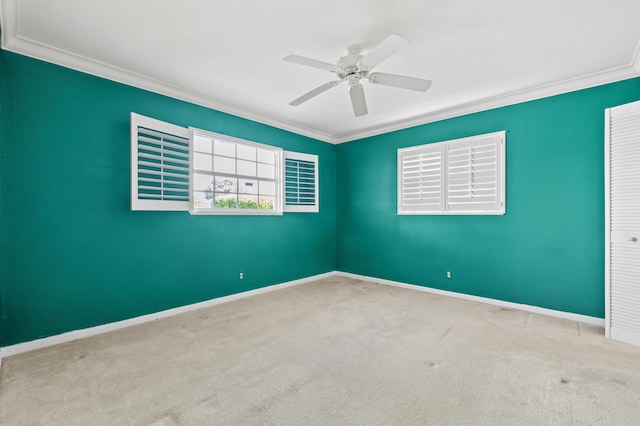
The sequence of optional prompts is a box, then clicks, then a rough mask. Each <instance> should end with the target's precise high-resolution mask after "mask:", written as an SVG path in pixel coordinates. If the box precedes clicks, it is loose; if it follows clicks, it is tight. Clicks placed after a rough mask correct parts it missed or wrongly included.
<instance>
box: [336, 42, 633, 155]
mask: <svg viewBox="0 0 640 426" xmlns="http://www.w3.org/2000/svg"><path fill="white" fill-rule="evenodd" d="M639 49H640V45H639ZM639 75H640V55H639V54H638V51H636V55H635V59H634V62H633V63H632V64H630V65H627V66H623V67H619V68H614V69H610V70H606V71H602V72H597V73H593V74H589V75H586V76H580V77H576V78H571V79H567V80H563V81H559V82H554V83H549V84H546V85H542V86H536V87H531V88H528V89H524V90H518V91H515V92H509V93H505V94H502V95H498V96H494V97H490V98H485V99H479V100H476V101H472V102H468V103H464V104H459V105H455V106H453V107H450V108H443V109H440V110H435V111H432V112H429V113H426V114H423V115H420V116H418V117H413V118H409V119H406V120H402V121H396V122H394V123H390V124H385V125H382V126H376V127H370V128H368V129H365V130H361V131H358V132H354V133H345V134H342V135H337V136H336V143H338V144H340V143H345V142H352V141H355V140H358V139H363V138H368V137H372V136H377V135H381V134H384V133H389V132H393V131H397V130H403V129H407V128H410V127H415V126H420V125H422V124H428V123H433V122H436V121H442V120H446V119H449V118H455V117H460V116H463V115H467V114H473V113H476V112H482V111H487V110H490V109H495V108H500V107H505V106H509V105H514V104H519V103H522V102H528V101H533V100H536V99H542V98H547V97H550V96H555V95H561V94H563V93H568V92H573V91H576V90H582V89H588V88H590V87H595V86H600V85H602V84H607V83H613V82H616V81H622V80H627V79H629V78H634V77H638V76H639Z"/></svg>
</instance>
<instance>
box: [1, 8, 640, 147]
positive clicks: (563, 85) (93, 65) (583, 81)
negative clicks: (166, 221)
mask: <svg viewBox="0 0 640 426" xmlns="http://www.w3.org/2000/svg"><path fill="white" fill-rule="evenodd" d="M0 1H1V6H2V7H1V8H0V22H1V24H2V32H1V34H2V48H3V49H5V50H8V51H11V52H14V53H18V54H21V55H25V56H29V57H32V58H35V59H40V60H43V61H46V62H50V63H53V64H56V65H60V66H63V67H66V68H71V69H73V70H76V71H80V72H83V73H87V74H91V75H94V76H97V77H101V78H106V79H108V80H112V81H115V82H118V83H122V84H126V85H129V86H133V87H137V88H139V89H143V90H147V91H150V92H153V93H157V94H160V95H164V96H169V97H171V98H175V99H178V100H182V101H185V102H190V103H193V104H196V105H200V106H204V107H207V108H211V109H214V110H217V111H221V112H224V113H227V114H231V115H235V116H237V117H241V118H245V119H247V120H251V121H255V122H258V123H262V124H265V125H268V126H272V127H276V128H279V129H282V130H286V131H289V132H293V133H296V134H299V135H302V136H307V137H309V138H312V139H316V140H319V141H323V142H327V143H331V144H339V143H345V142H351V141H355V140H358V139H363V138H367V137H371V136H377V135H381V134H384V133H389V132H393V131H397V130H403V129H407V128H410V127H414V126H419V125H423V124H428V123H433V122H436V121H441V120H446V119H449V118H454V117H459V116H462V115H467V114H473V113H476V112H481V111H486V110H490V109H494V108H500V107H504V106H508V105H513V104H518V103H522V102H527V101H532V100H535V99H541V98H545V97H549V96H554V95H559V94H563V93H567V92H572V91H576V90H581V89H587V88H589V87H594V86H599V85H602V84H607V83H613V82H616V81H621V80H626V79H629V78H633V77H637V76H639V75H640V43H639V44H638V46H637V48H636V51H635V53H634V55H633V58H632V60H631V63H630V64H629V65H626V66H622V67H618V68H613V69H609V70H604V71H601V72H597V73H593V74H589V75H585V76H579V77H575V78H571V79H567V80H563V81H559V82H552V83H548V84H544V85H541V86H535V87H530V88H526V89H523V90H518V91H514V92H509V93H503V94H501V95H498V96H493V97H490V98H483V99H477V100H474V101H471V102H467V103H463V104H458V105H454V106H451V107H447V108H442V109H437V110H433V111H430V112H427V113H424V114H421V115H419V116H415V117H411V118H408V119H404V120H399V121H392V122H390V123H385V124H382V125H379V126H373V127H368V128H365V129H361V130H357V131H355V132H349V133H343V134H338V135H332V134H328V133H325V132H320V131H318V130H315V129H312V128H308V127H304V126H300V125H298V124H294V123H291V122H288V121H281V120H274V119H271V118H268V117H265V116H263V115H258V114H256V113H255V112H252V111H250V110H247V109H245V108H240V107H238V106H236V105H232V104H229V103H227V102H223V101H220V100H218V99H214V98H210V97H204V96H201V95H199V94H197V93H193V92H190V91H186V90H184V89H182V88H179V87H176V86H173V85H169V84H167V83H164V82H161V81H158V80H154V79H150V78H148V77H145V76H143V75H139V74H136V73H132V72H130V71H127V70H124V69H122V68H118V67H114V66H111V65H109V64H106V63H103V62H99V61H95V60H93V59H90V58H87V57H84V56H81V55H76V54H73V53H71V52H67V51H64V50H61V49H57V48H55V47H53V46H49V45H46V44H43V43H39V42H36V41H33V40H29V39H27V38H24V37H20V36H19V35H18V34H17V28H16V26H17V25H16V22H17V14H16V12H17V0H0Z"/></svg>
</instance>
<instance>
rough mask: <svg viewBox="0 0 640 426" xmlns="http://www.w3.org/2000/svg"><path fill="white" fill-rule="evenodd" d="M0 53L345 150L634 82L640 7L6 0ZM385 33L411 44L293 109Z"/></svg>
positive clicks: (582, 1) (550, 0)
mask: <svg viewBox="0 0 640 426" xmlns="http://www.w3.org/2000/svg"><path fill="white" fill-rule="evenodd" d="M0 1H1V2H2V3H1V5H2V17H1V18H2V46H3V48H4V49H6V50H9V51H13V52H17V53H21V54H24V55H28V56H32V57H36V58H39V59H43V60H46V61H50V62H54V63H57V64H60V65H63V66H67V67H70V68H73V69H77V70H81V71H84V72H88V73H91V74H95V75H98V76H101V77H105V78H109V79H112V80H115V81H119V82H122V83H126V84H130V85H132V86H136V87H140V88H144V89H147V90H151V91H153V92H157V93H161V94H165V95H169V96H172V97H175V98H179V99H183V100H187V101H190V102H194V103H197V104H200V105H204V106H207V107H211V108H214V109H217V110H220V111H224V112H228V113H231V114H234V115H238V116H241V117H245V118H249V119H252V120H255V121H258V122H262V123H266V124H269V125H273V126H275V127H279V128H282V129H286V130H290V131H293V132H296V133H299V134H303V135H307V136H311V137H314V138H317V139H320V140H324V141H326V142H332V143H340V142H345V141H350V140H354V139H358V138H361V137H365V136H370V135H375V134H380V133H384V132H388V131H392V130H396V129H401V128H406V127H410V126H413V125H417V124H422V123H428V122H432V121H436V120H441V119H444V118H449V117H454V116H457V115H462V114H466V113H470V112H475V111H480V110H483V109H488V108H492V107H497V106H502V105H508V104H512V103H516V102H521V101H525V100H530V99H535V98H540V97H543V96H548V95H552V94H557V93H563V92H567V91H570V90H576V89H581V88H585V87H590V86H595V85H598V84H603V83H608V82H612V81H618V80H622V79H626V78H630V77H634V76H637V75H639V74H640V58H639V56H640V54H639V53H638V42H639V41H640V1H639V0H606V1H605V0H483V1H478V0H448V1H442V0H318V1H315V0H307V1H301V0H270V1H260V0H253V1H249V0H244V1H243V0H181V1H177V0H135V1H133V0H0ZM390 34H397V35H399V36H401V37H403V38H405V39H407V40H409V41H410V42H411V44H410V45H408V46H407V47H406V48H404V49H402V50H401V51H399V52H398V53H397V54H395V55H393V56H391V57H390V58H388V59H386V60H385V61H383V62H382V63H380V64H379V65H377V66H376V67H375V71H378V72H385V73H393V74H403V75H408V76H413V77H419V78H425V79H429V80H432V81H433V84H432V86H431V88H430V89H429V90H428V91H427V92H418V91H410V90H406V89H399V88H394V87H389V86H383V85H374V84H371V83H370V82H369V81H366V80H363V81H362V85H363V86H364V91H365V94H366V100H367V104H368V109H369V113H368V114H367V115H364V116H361V117H354V113H353V110H352V107H351V103H350V98H349V85H348V84H345V83H343V84H341V85H339V86H337V87H335V88H332V89H330V90H328V91H326V92H324V93H322V94H320V95H318V96H317V97H315V98H313V99H311V100H309V101H307V102H305V103H303V104H302V105H300V106H297V107H293V106H290V105H289V102H291V101H292V100H294V99H296V98H297V97H299V96H301V95H302V94H304V93H306V92H308V91H310V90H311V89H313V88H316V87H318V86H320V85H322V84H324V83H327V82H329V81H333V80H336V75H335V73H331V72H329V71H326V70H321V69H317V68H313V67H308V66H303V65H299V64H295V63H291V62H285V61H283V58H284V57H285V56H287V55H290V54H297V55H302V56H307V57H310V58H314V59H318V60H321V61H324V62H329V63H332V64H334V63H336V61H337V60H338V59H339V58H340V57H341V56H343V55H344V53H345V49H346V47H347V46H349V45H352V44H359V45H360V46H362V48H363V49H364V52H363V53H364V54H366V53H367V51H368V50H369V49H371V48H372V47H374V46H376V45H377V44H378V43H380V42H381V41H382V40H384V39H385V38H386V37H388V36H389V35H390Z"/></svg>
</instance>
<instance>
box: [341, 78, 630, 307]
mask: <svg viewBox="0 0 640 426" xmlns="http://www.w3.org/2000/svg"><path fill="white" fill-rule="evenodd" d="M637 99H640V79H633V80H627V81H623V82H619V83H614V84H609V85H605V86H600V87H596V88H592V89H586V90H581V91H577V92H572V93H568V94H564V95H559V96H554V97H549V98H545V99H541V100H536V101H531V102H526V103H522V104H517V105H513V106H508V107H504V108H499V109H494V110H490V111H485V112H481V113H477V114H472V115H467V116H464V117H459V118H454V119H450V120H445V121H441V122H437V123H432V124H427V125H423V126H418V127H414V128H410V129H406V130H402V131H397V132H393V133H388V134H385V135H381V136H377V137H370V138H367V139H363V140H359V141H354V142H351V143H346V144H342V145H339V146H337V156H336V158H337V171H336V180H337V182H338V186H337V194H336V198H337V208H338V215H337V218H338V220H337V234H338V240H337V242H338V245H337V267H338V270H340V271H345V272H351V273H357V274H363V275H369V276H373V277H378V278H385V279H389V280H395V281H401V282H406V283H412V284H417V285H422V286H428V287H434V288H438V289H444V290H451V291H456V292H461V293H467V294H471V295H477V296H483V297H490V298H495V299H500V300H506V301H511V302H517V303H524V304H529V305H534V306H541V307H545V308H550V309H557V310H561V311H567V312H573V313H578V314H585V315H591V316H595V317H604V109H605V108H608V107H611V106H614V105H618V104H623V103H627V102H631V101H634V100H637ZM499 130H506V131H507V143H506V151H507V154H506V169H507V175H506V186H507V192H506V207H507V213H506V215H504V216H398V215H397V214H396V202H397V201H396V200H397V197H396V191H397V186H396V185H397V177H396V173H397V165H396V150H397V149H398V148H403V147H407V146H414V145H421V144H425V143H431V142H438V141H444V140H449V139H455V138H461V137H466V136H472V135H478V134H483V133H489V132H495V131H499ZM446 271H452V278H451V279H447V278H446Z"/></svg>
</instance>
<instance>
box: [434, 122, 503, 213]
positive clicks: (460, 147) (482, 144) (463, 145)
mask: <svg viewBox="0 0 640 426" xmlns="http://www.w3.org/2000/svg"><path fill="white" fill-rule="evenodd" d="M503 157H504V132H498V133H492V134H488V135H482V136H477V137H473V138H466V139H461V140H458V141H452V142H449V143H448V144H447V185H446V188H447V191H446V199H447V211H449V212H451V213H453V212H483V213H490V212H495V213H504V200H503V194H504V167H503V164H504V161H503V159H504V158H503Z"/></svg>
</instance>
